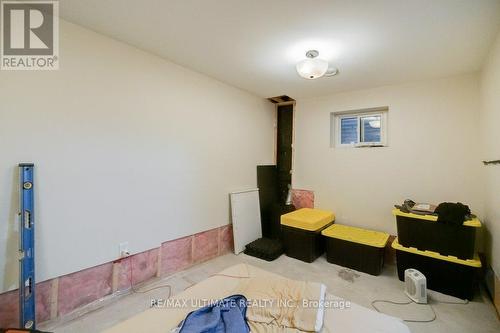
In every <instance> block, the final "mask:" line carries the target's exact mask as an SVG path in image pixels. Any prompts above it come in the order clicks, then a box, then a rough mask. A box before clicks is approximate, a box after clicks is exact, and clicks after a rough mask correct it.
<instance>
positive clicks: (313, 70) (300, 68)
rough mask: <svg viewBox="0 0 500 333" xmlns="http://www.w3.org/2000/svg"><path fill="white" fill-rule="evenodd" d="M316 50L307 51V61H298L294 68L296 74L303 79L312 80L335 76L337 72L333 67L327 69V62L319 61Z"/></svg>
mask: <svg viewBox="0 0 500 333" xmlns="http://www.w3.org/2000/svg"><path fill="white" fill-rule="evenodd" d="M318 56H319V52H318V51H317V50H309V51H307V52H306V57H307V59H304V60H302V61H300V62H299V63H298V64H297V66H296V68H297V73H299V75H300V76H301V77H303V78H304V79H308V80H313V79H318V78H320V77H322V76H334V75H337V74H338V72H339V70H338V69H337V68H335V67H329V64H328V61H326V60H324V59H319V58H318Z"/></svg>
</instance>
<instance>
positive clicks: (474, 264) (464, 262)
mask: <svg viewBox="0 0 500 333" xmlns="http://www.w3.org/2000/svg"><path fill="white" fill-rule="evenodd" d="M392 247H393V248H394V249H396V250H399V251H405V252H409V253H413V254H418V255H421V256H425V257H430V258H434V259H439V260H445V261H449V262H452V263H455V264H461V265H466V266H471V267H481V261H480V260H479V257H478V256H477V255H476V256H475V257H474V259H459V258H457V257H455V256H444V255H442V254H439V253H437V252H434V251H427V250H425V251H422V250H418V249H416V248H414V247H404V246H403V245H401V244H399V243H398V239H397V238H396V239H395V240H394V241H393V242H392Z"/></svg>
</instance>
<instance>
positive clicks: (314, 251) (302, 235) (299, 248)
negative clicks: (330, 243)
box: [281, 226, 325, 262]
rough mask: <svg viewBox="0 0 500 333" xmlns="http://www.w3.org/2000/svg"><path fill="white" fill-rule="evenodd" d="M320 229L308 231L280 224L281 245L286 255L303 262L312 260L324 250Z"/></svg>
mask: <svg viewBox="0 0 500 333" xmlns="http://www.w3.org/2000/svg"><path fill="white" fill-rule="evenodd" d="M321 230H322V229H320V230H317V231H308V230H302V229H298V228H293V227H287V226H281V235H282V239H283V247H284V249H285V253H286V255H287V256H289V257H292V258H295V259H299V260H302V261H305V262H313V261H314V260H316V259H317V258H318V257H319V256H320V255H322V254H323V252H325V242H324V240H323V237H322V236H321Z"/></svg>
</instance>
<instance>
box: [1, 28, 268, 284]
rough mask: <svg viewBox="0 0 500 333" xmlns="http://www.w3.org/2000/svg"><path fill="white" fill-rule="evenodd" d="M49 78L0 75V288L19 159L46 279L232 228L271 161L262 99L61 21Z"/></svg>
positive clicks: (11, 267) (10, 277) (12, 279)
mask: <svg viewBox="0 0 500 333" xmlns="http://www.w3.org/2000/svg"><path fill="white" fill-rule="evenodd" d="M60 33H61V40H60V46H61V55H60V59H61V60H60V65H61V66H60V70H59V71H52V72H41V71H39V72H20V71H18V72H7V71H2V72H0V87H1V88H0V152H1V156H0V290H6V289H9V288H12V287H14V286H15V285H16V283H17V276H18V272H17V259H16V258H17V238H18V235H17V232H16V231H17V225H16V223H15V215H16V212H17V205H18V197H17V192H16V186H17V163H18V162H21V161H26V162H34V163H35V164H36V186H37V188H36V194H37V197H36V204H37V238H36V240H37V244H36V250H37V258H36V259H37V269H38V280H39V281H41V280H45V279H48V278H52V277H55V276H59V275H63V274H66V273H70V272H73V271H77V270H80V269H83V268H87V267H91V266H95V265H98V264H101V263H104V262H107V261H110V260H113V259H116V258H117V256H118V252H119V251H118V246H119V243H120V242H123V241H128V242H129V243H130V250H131V251H132V252H138V251H143V250H146V249H149V248H153V247H157V246H159V245H160V243H161V242H163V241H166V240H170V239H175V238H177V237H181V236H185V235H189V234H193V233H196V232H200V231H203V230H206V229H210V228H214V227H218V226H221V225H224V224H227V223H229V196H228V193H229V192H230V191H233V190H238V189H245V188H254V187H255V186H256V165H257V164H263V163H272V162H273V119H274V118H273V110H274V108H273V106H272V105H271V103H269V102H267V101H265V100H264V99H262V98H258V97H255V96H253V95H250V94H248V93H246V92H244V91H241V90H239V89H236V88H233V87H230V86H228V85H226V84H223V83H221V82H219V81H216V80H214V79H211V78H209V77H207V76H204V75H201V74H198V73H195V72H193V71H190V70H188V69H186V68H183V67H180V66H177V65H175V64H173V63H170V62H167V61H165V60H163V59H161V58H158V57H156V56H153V55H150V54H147V53H145V52H143V51H140V50H138V49H135V48H132V47H130V46H128V45H126V44H123V43H120V42H117V41H114V40H112V39H109V38H106V37H104V36H102V35H98V34H96V33H94V32H91V31H89V30H86V29H83V28H81V27H79V26H76V25H73V24H70V23H67V22H64V21H63V22H61V27H60Z"/></svg>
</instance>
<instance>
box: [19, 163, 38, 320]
mask: <svg viewBox="0 0 500 333" xmlns="http://www.w3.org/2000/svg"><path fill="white" fill-rule="evenodd" d="M33 168H34V165H33V164H31V163H20V164H19V178H20V179H19V180H20V189H19V192H20V194H21V195H20V214H21V218H20V224H21V225H20V229H19V230H20V232H19V237H20V239H19V254H20V257H19V321H20V326H21V328H28V329H35V315H36V312H35V209H34V208H35V205H34V195H33V189H34V183H33V180H34V179H33Z"/></svg>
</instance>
